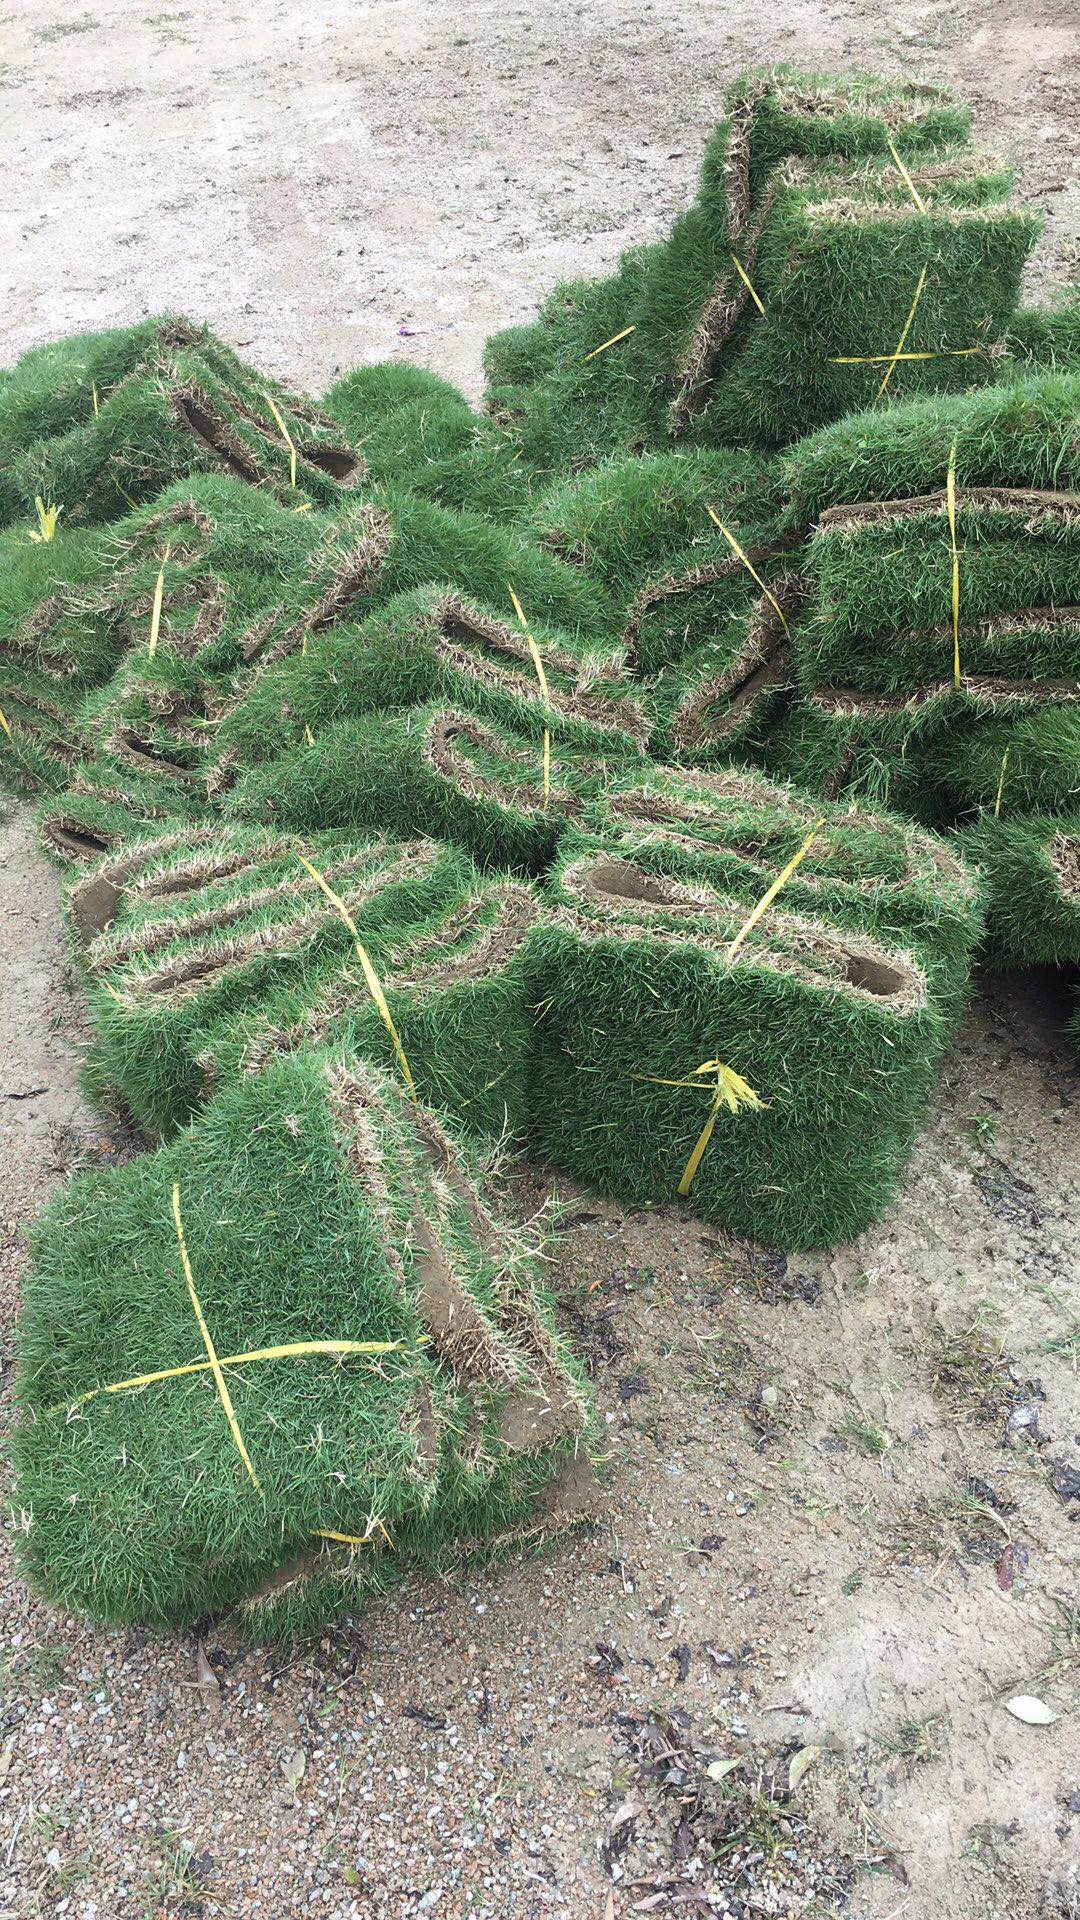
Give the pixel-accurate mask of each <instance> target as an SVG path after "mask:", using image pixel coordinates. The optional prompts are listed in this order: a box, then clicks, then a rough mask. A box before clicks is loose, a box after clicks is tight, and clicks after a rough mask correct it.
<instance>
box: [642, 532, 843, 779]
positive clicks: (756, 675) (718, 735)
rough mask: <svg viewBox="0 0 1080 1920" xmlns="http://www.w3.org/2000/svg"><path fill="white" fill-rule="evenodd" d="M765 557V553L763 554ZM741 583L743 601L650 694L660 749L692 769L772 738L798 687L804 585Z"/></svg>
mask: <svg viewBox="0 0 1080 1920" xmlns="http://www.w3.org/2000/svg"><path fill="white" fill-rule="evenodd" d="M762 558H764V556H762ZM735 565H736V566H737V567H738V568H739V572H740V574H741V576H742V580H743V581H744V582H745V583H746V586H749V587H750V593H749V594H747V592H746V588H745V587H744V586H742V585H741V584H740V585H739V588H738V592H739V600H740V601H741V605H739V604H738V602H737V603H736V605H735V606H734V607H733V608H732V609H731V610H730V611H729V612H728V614H727V616H726V617H725V618H724V619H723V620H721V621H720V622H718V625H717V628H716V630H715V631H714V634H713V637H712V639H710V640H707V641H706V642H705V643H704V644H703V645H702V646H699V647H695V648H694V650H693V652H691V653H688V654H687V655H686V657H685V658H684V659H682V660H680V661H679V662H678V664H677V665H674V666H671V667H669V668H668V669H667V670H666V671H665V672H663V673H660V674H658V675H657V677H656V680H655V681H654V683H653V685H652V687H651V688H650V690H649V693H648V696H647V698H646V702H645V705H646V710H647V712H648V713H649V716H650V718H651V720H652V731H651V734H650V736H649V741H650V746H651V747H652V750H653V752H654V753H656V754H659V755H660V756H662V757H663V758H664V759H668V760H676V761H681V762H685V763H686V764H687V765H689V766H704V767H709V766H717V765H721V764H723V763H724V762H725V761H728V760H730V759H731V758H732V756H733V754H734V755H736V756H737V755H738V754H739V753H740V752H741V751H743V750H748V749H750V748H751V747H753V746H754V745H755V743H757V742H759V741H760V740H761V739H762V738H763V737H764V738H766V739H767V738H768V736H769V735H770V733H771V730H772V725H773V723H774V721H775V719H776V717H777V715H778V714H779V713H780V712H782V711H783V710H784V708H785V707H786V705H787V695H788V694H789V693H790V692H791V690H792V688H793V687H794V684H795V682H794V661H793V657H792V645H791V628H792V623H793V622H794V621H795V620H796V619H797V617H798V612H799V610H800V608H801V607H802V605H803V602H804V600H805V597H806V586H805V582H804V581H803V580H802V579H801V578H800V577H799V576H798V575H797V574H793V573H780V572H776V573H775V575H774V576H773V586H772V587H771V588H769V590H768V591H767V592H765V593H761V592H759V590H758V588H757V587H756V586H754V585H753V584H752V582H750V580H749V576H748V575H747V574H746V571H745V568H744V567H743V566H742V564H741V562H738V561H736V562H735Z"/></svg>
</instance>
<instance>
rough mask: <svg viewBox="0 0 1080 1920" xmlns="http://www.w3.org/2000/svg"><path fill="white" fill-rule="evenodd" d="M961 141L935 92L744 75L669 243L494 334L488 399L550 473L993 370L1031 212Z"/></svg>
mask: <svg viewBox="0 0 1080 1920" xmlns="http://www.w3.org/2000/svg"><path fill="white" fill-rule="evenodd" d="M966 137H967V115H966V113H965V111H964V110H963V109H962V108H960V107H958V106H957V105H956V103H955V102H953V101H952V100H951V99H950V98H949V97H948V95H947V94H946V93H945V92H944V90H942V89H937V88H933V87H926V86H924V85H919V84H909V83H894V82H888V81H881V80H877V79H874V78H872V77H870V76H844V77H838V76H823V75H814V74H799V73H796V72H792V71H791V70H790V69H783V68H779V69H776V70H774V71H773V72H771V73H755V74H750V75H746V76H742V77H741V78H740V79H739V80H737V81H736V82H735V84H734V86H733V87H732V89H731V91H730V93H729V96H728V101H727V114H726V117H725V119H724V120H723V121H722V122H721V123H720V125H719V126H718V127H717V129H716V131H715V133H714V135H713V137H712V139H711V140H710V142H709V145H708V147H707V149H706V153H705V158H704V163H703V166H702V170H701V179H700V185H699V190H698V195H697V198H696V200H695V201H694V203H693V204H692V206H691V207H690V208H689V209H688V211H687V212H686V213H685V214H684V215H682V216H681V217H680V218H679V219H678V220H677V221H676V222H675V225H674V226H673V228H672V230H671V232H670V234H669V236H668V238H667V239H666V240H665V241H663V242H661V243H659V244H657V245H654V246H650V247H642V248H638V249H636V250H635V251H633V252H631V253H629V254H627V255H625V256H624V257H623V260H622V261H621V263H620V266H619V268H618V270H617V272H616V273H615V274H613V275H612V276H611V277H610V278H609V279H607V280H605V281H598V282H594V283H591V284H590V283H580V282H579V283H572V284H570V285H567V286H563V287H560V288H557V289H556V291H555V293H554V294H553V295H552V297H551V299H550V300H549V301H548V302H547V304H546V306H545V308H544V310H543V312H542V314H541V318H540V320H539V321H538V322H537V323H536V325H534V326H533V327H531V328H530V327H525V328H514V329H511V330H510V331H509V332H508V333H506V334H503V335H498V336H496V338H495V339H494V340H493V341H492V342H490V343H489V349H488V356H487V370H488V408H489V411H490V412H491V414H492V415H493V417H494V418H495V420H496V421H497V422H498V423H499V424H500V425H502V426H503V427H504V429H505V431H506V432H507V434H508V435H510V436H512V437H514V438H516V440H517V443H518V445H519V447H520V450H521V456H522V460H523V463H524V464H526V465H531V466H532V467H533V468H534V469H535V470H536V471H537V472H542V471H555V472H557V471H558V470H559V468H560V467H561V468H563V469H564V470H565V468H566V467H568V466H569V465H570V464H571V463H572V462H573V463H576V464H578V465H589V464H595V463H597V462H598V461H601V460H603V459H604V458H605V457H610V456H612V455H613V454H617V453H626V452H634V453H636V452H639V451H640V450H641V449H642V448H645V449H648V450H658V449H659V448H660V447H662V446H664V445H665V444H670V442H671V440H675V441H676V442H678V443H680V444H694V443H704V444H715V443H716V442H717V441H719V442H722V443H728V444H732V445H735V446H739V447H746V446H759V447H762V448H772V447H782V446H784V445H785V444H786V443H788V442H790V441H791V440H793V439H795V438H796V437H797V436H798V435H799V434H800V433H804V432H805V431H806V430H807V428H808V427H809V426H811V425H818V424H821V423H824V422H826V421H830V420H834V419H836V418H837V416H840V415H843V414H846V413H848V412H850V411H852V410H856V409H859V408H862V407H864V406H867V405H869V404H870V403H871V402H872V401H873V400H874V398H875V394H876V393H877V391H878V389H879V388H880V387H881V385H882V382H883V380H885V376H886V374H888V379H887V381H886V382H885V384H886V386H887V387H888V388H889V390H890V391H892V392H894V393H897V394H901V395H906V394H910V393H913V392H914V393H919V392H927V391H933V392H945V393H947V392H949V391H950V390H958V389H965V390H966V389H969V388H970V387H972V386H974V385H978V384H980V383H982V382H984V381H986V380H988V379H990V378H992V377H993V372H994V369H995V367H996V365H997V364H998V362H999V361H1000V359H1001V357H1002V354H1003V352H1004V351H1005V347H1004V342H1005V339H1006V336H1007V333H1008V328H1009V325H1010V323H1011V321H1012V318H1013V314H1014V311H1015V307H1016V298H1017V291H1018V288H1019V283H1020V275H1021V272H1022V269H1023V265H1024V261H1025V259H1026V256H1027V253H1028V251H1029V250H1030V247H1031V245H1032V243H1033V240H1034V238H1035V236H1036V234H1037V232H1038V226H1039V223H1038V220H1037V218H1036V217H1035V216H1033V215H1031V214H1030V213H1028V212H1027V211H1025V210H1022V209H1017V208H1014V207H1012V206H1010V205H1009V203H1008V198H1007V196H1008V194H1009V191H1010V188H1011V185H1012V176H1011V174H1010V171H1009V170H1008V169H1007V168H1005V167H1002V166H1001V164H1000V163H999V162H997V161H996V160H993V159H988V158H985V157H983V156H980V155H978V154H975V153H973V152H972V151H971V150H970V149H969V147H968V146H967V139H966ZM898 161H899V164H897V162H898ZM899 353H903V354H905V355H906V356H907V357H906V358H903V359H901V358H895V359H894V356H895V355H898V354H899Z"/></svg>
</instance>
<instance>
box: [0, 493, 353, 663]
mask: <svg viewBox="0 0 1080 1920" xmlns="http://www.w3.org/2000/svg"><path fill="white" fill-rule="evenodd" d="M325 525H326V520H325V516H322V515H319V514H307V515H304V514H299V515H298V514H294V513H293V512H292V511H291V509H290V508H288V507H286V506H281V505H279V504H278V503H277V502H276V501H275V500H274V499H273V498H272V497H271V496H270V495H268V494H263V493H261V492H259V491H257V490H255V489H252V488H250V487H245V486H242V485H240V484H239V483H238V482H237V481H235V480H231V479H227V478H224V477H220V476H216V475H204V474H199V475H195V476H193V477H192V478H191V479H189V480H185V481H182V482H180V483H179V484H178V485H175V486H172V487H169V488H167V489H166V490H165V492H163V493H161V494H159V495H157V497H156V498H155V499H153V500H152V501H151V502H150V503H149V504H148V505H147V506H146V507H142V508H139V509H138V510H137V511H135V512H134V513H129V514H125V516H124V517H123V518H122V519H119V520H117V521H116V522H115V523H114V524H113V525H112V526H110V527H108V528H101V529H97V530H94V531H85V532H79V533H76V534H71V533H63V532H61V531H60V530H59V529H58V531H57V534H56V535H55V537H54V538H53V539H52V540H51V541H49V542H47V543H43V544H42V545H40V546H38V547H34V546H32V545H30V543H29V542H28V541H25V540H23V542H22V544H21V545H20V546H18V547H15V546H14V535H13V534H9V535H4V536H0V541H7V542H8V543H9V544H11V545H12V547H13V551H12V554H11V558H12V567H11V569H10V570H8V571H7V574H6V581H5V588H4V590H3V602H4V604H3V606H2V607H0V659H3V660H5V661H6V662H8V663H10V666H11V669H12V671H16V670H18V669H20V668H21V669H24V670H26V671H33V672H41V673H45V674H48V675H49V676H51V677H52V678H55V679H57V680H62V681H64V682H65V683H68V684H70V685H71V686H72V687H80V688H92V687H100V686H102V685H104V684H105V683H106V682H107V681H108V680H109V678H110V677H111V676H112V675H113V674H114V673H115V672H116V670H117V669H118V667H120V666H121V664H122V663H123V662H124V661H125V660H126V659H131V658H141V659H142V660H144V661H145V660H146V659H147V658H148V657H149V656H151V652H152V654H153V657H157V656H158V655H160V656H161V658H162V659H163V660H164V659H166V658H169V659H171V660H173V661H174V662H176V663H180V662H186V663H188V664H189V666H192V667H194V665H195V663H198V665H199V667H200V669H201V670H205V671H210V670H216V671H221V670H222V669H226V668H230V667H233V666H235V665H238V664H239V663H240V658H241V656H240V655H239V653H238V652H237V642H238V640H239V638H240V636H241V635H242V634H244V633H245V632H246V631H247V630H248V628H249V627H250V625H251V623H252V621H253V620H254V618H255V616H256V614H257V613H259V612H261V611H264V610H265V609H266V608H267V606H268V605H269V606H271V607H272V606H273V605H274V603H275V602H276V601H277V600H278V599H279V598H280V596H281V593H282V590H283V586H284V584H285V583H286V581H288V580H289V579H290V577H292V576H293V575H294V574H299V575H301V577H302V576H303V571H304V566H305V562H306V560H307V559H308V556H309V555H310V554H311V553H312V550H313V549H317V548H318V545H319V543H320V538H321V536H322V532H323V529H324V527H325ZM62 527H63V522H62V521H61V522H60V523H59V528H60V529H62ZM26 554H32V555H33V556H34V558H33V561H32V562H29V561H27V559H26ZM159 580H160V604H159V605H157V602H158V582H159ZM156 605H157V613H156V616H155V606H156Z"/></svg>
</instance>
